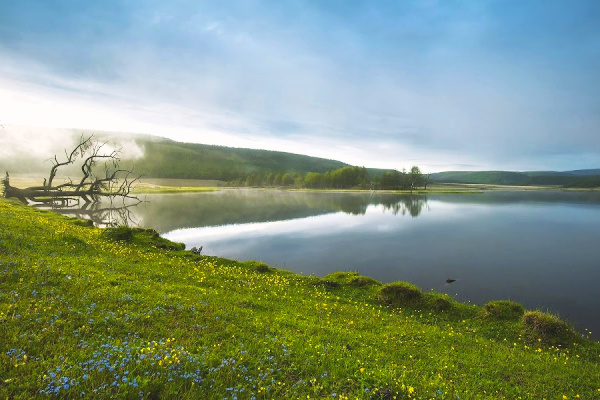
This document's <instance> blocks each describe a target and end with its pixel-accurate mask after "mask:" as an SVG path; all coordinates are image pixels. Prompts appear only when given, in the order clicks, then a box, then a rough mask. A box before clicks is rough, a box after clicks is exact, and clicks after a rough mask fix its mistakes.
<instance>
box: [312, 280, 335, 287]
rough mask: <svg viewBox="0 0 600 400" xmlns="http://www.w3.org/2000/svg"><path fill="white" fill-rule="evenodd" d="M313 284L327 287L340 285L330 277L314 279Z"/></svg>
mask: <svg viewBox="0 0 600 400" xmlns="http://www.w3.org/2000/svg"><path fill="white" fill-rule="evenodd" d="M313 285H314V286H325V287H329V288H336V287H339V286H340V284H339V282H336V281H332V280H330V279H319V280H318V281H315V282H314V283H313Z"/></svg>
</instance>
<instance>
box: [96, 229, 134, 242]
mask: <svg viewBox="0 0 600 400" xmlns="http://www.w3.org/2000/svg"><path fill="white" fill-rule="evenodd" d="M102 237H104V238H106V239H109V240H113V241H115V242H131V241H132V240H133V230H132V229H131V228H130V227H128V226H125V225H123V226H118V227H116V228H105V229H103V230H102Z"/></svg>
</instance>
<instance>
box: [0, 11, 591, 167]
mask: <svg viewBox="0 0 600 400" xmlns="http://www.w3.org/2000/svg"><path fill="white" fill-rule="evenodd" d="M599 17H600V3H598V2H596V1H584V0H580V1H572V2H567V1H527V2H517V1H473V2H460V3H459V2H443V1H434V0H432V1H406V2H393V1H380V2H367V1H364V2H361V1H356V2H354V1H353V2H342V1H328V2H320V1H303V2H277V1H231V2H226V3H222V2H211V1H178V2H173V3H171V2H169V3H167V2H142V1H133V2H129V1H128V2H125V1H110V2H72V1H63V0H59V1H53V2H46V1H41V0H40V1H35V0H32V1H24V2H9V1H0V59H1V60H2V62H1V63H0V110H1V111H0V124H1V125H2V126H3V127H4V128H2V127H0V135H1V136H4V141H8V140H9V139H10V140H12V138H13V137H14V134H15V133H14V132H18V131H19V129H21V130H22V129H25V128H24V127H26V128H27V129H29V130H30V131H31V132H35V135H37V136H38V137H43V136H45V135H48V136H50V135H52V133H51V129H55V128H62V129H74V130H91V131H94V130H99V131H113V132H124V133H138V134H140V133H141V134H150V135H155V136H161V137H167V138H171V139H173V140H177V141H182V142H192V143H204V144H216V145H223V146H229V147H244V148H254V149H268V150H279V151H286V152H292V153H298V154H306V155H311V156H317V157H323V158H328V159H335V160H340V161H343V162H346V163H348V164H352V165H361V166H363V165H364V166H367V167H374V168H396V169H401V168H403V167H404V168H409V167H410V166H411V165H419V166H421V168H422V169H423V170H424V171H427V172H436V171H443V170H485V169H503V170H570V169H584V168H598V167H599V166H600V97H599V96H598V95H597V94H598V93H599V92H600V75H599V74H598V71H599V70H600V52H599V51H598V49H599V48H600V27H599V26H600V25H598V23H597V21H598V18H599ZM15 129H16V130H15ZM42 142H43V141H42ZM29 146H32V147H33V146H36V143H30V144H29ZM3 154H4V153H3ZM4 156H6V154H5V155H4Z"/></svg>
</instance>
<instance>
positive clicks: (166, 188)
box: [10, 174, 600, 194]
mask: <svg viewBox="0 0 600 400" xmlns="http://www.w3.org/2000/svg"><path fill="white" fill-rule="evenodd" d="M10 179H11V184H12V185H13V186H15V187H20V188H24V187H28V186H39V185H41V183H42V182H43V181H44V178H43V177H41V176H38V175H18V174H17V175H15V176H12V175H11V178H10ZM65 180H66V178H62V179H61V178H58V179H57V182H61V183H62V182H64V181H65ZM231 188H243V189H251V187H250V188H249V187H247V186H231V185H228V184H227V182H224V181H219V180H207V179H170V178H144V177H142V178H141V179H140V182H139V183H138V184H136V185H134V190H133V194H161V193H164V194H168V193H195V192H196V193H198V192H211V191H217V190H221V189H231ZM255 189H282V190H293V191H310V192H369V191H370V189H309V188H301V187H277V186H271V187H256V188H255ZM598 189H600V188H596V189H590V188H562V187H560V186H517V185H492V184H461V183H433V184H430V185H428V186H427V189H423V188H417V189H415V190H412V191H411V190H377V192H378V193H395V194H467V193H483V192H485V191H498V190H504V191H506V190H512V191H540V190H542V191H543V190H564V191H590V190H598Z"/></svg>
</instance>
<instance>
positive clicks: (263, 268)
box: [243, 261, 271, 273]
mask: <svg viewBox="0 0 600 400" xmlns="http://www.w3.org/2000/svg"><path fill="white" fill-rule="evenodd" d="M243 264H244V265H245V266H247V267H248V268H250V269H253V270H254V271H256V272H261V273H264V272H269V271H270V270H271V268H269V266H268V265H267V264H265V263H264V262H260V261H244V262H243Z"/></svg>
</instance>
